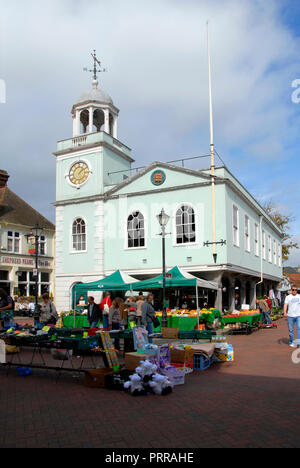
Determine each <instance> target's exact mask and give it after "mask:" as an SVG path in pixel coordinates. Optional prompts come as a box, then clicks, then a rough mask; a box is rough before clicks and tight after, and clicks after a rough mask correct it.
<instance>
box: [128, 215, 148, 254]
mask: <svg viewBox="0 0 300 468" xmlns="http://www.w3.org/2000/svg"><path fill="white" fill-rule="evenodd" d="M127 238H128V248H129V249H133V248H139V247H145V220H144V216H143V215H142V213H140V212H139V211H136V212H134V213H132V214H131V215H130V216H129V217H128V219H127Z"/></svg>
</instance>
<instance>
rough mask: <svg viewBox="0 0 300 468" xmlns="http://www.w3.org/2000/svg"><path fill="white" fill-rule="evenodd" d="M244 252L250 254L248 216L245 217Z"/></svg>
mask: <svg viewBox="0 0 300 468" xmlns="http://www.w3.org/2000/svg"><path fill="white" fill-rule="evenodd" d="M244 228H245V250H246V252H251V244H250V242H251V238H250V218H249V216H248V215H245V226H244Z"/></svg>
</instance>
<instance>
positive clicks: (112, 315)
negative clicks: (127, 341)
mask: <svg viewBox="0 0 300 468" xmlns="http://www.w3.org/2000/svg"><path fill="white" fill-rule="evenodd" d="M122 303H123V300H122V299H121V298H119V297H116V298H115V299H114V300H113V301H112V304H111V306H110V308H109V315H108V325H109V329H110V330H120V328H121V320H122V319H121V312H120V307H121V305H122ZM116 335H117V337H116V338H115V341H114V346H115V349H117V350H120V338H119V336H118V335H119V334H116Z"/></svg>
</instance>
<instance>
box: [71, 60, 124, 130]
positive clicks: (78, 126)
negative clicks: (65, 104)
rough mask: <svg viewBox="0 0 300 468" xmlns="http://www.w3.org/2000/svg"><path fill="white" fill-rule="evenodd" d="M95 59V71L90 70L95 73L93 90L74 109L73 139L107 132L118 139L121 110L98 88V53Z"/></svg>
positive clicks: (86, 93)
mask: <svg viewBox="0 0 300 468" xmlns="http://www.w3.org/2000/svg"><path fill="white" fill-rule="evenodd" d="M92 57H93V59H94V69H93V70H89V71H92V72H93V73H94V76H93V81H92V89H91V90H90V91H87V92H85V93H83V94H82V95H81V96H80V98H79V100H78V102H77V103H76V104H74V106H73V108H72V115H73V137H77V136H80V135H85V134H88V133H95V132H105V133H108V134H109V135H111V136H112V137H113V138H116V139H117V138H118V115H119V109H117V107H115V106H114V103H113V100H112V99H111V97H110V96H109V95H108V94H107V93H106V92H105V91H103V90H102V89H99V88H98V85H99V83H98V79H97V72H101V71H104V70H102V69H101V68H100V69H99V70H97V64H98V65H99V66H100V67H101V63H100V62H99V61H98V60H97V57H96V52H95V51H94V54H92Z"/></svg>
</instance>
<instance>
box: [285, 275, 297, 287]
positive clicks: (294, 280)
mask: <svg viewBox="0 0 300 468" xmlns="http://www.w3.org/2000/svg"><path fill="white" fill-rule="evenodd" d="M287 276H288V277H289V279H290V281H291V282H292V283H293V284H294V285H296V286H297V288H300V273H287Z"/></svg>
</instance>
